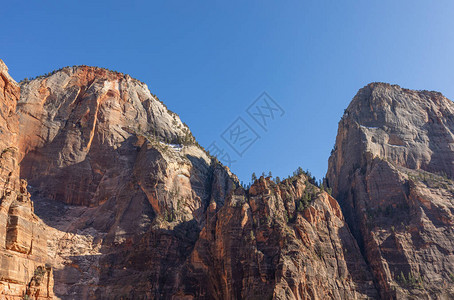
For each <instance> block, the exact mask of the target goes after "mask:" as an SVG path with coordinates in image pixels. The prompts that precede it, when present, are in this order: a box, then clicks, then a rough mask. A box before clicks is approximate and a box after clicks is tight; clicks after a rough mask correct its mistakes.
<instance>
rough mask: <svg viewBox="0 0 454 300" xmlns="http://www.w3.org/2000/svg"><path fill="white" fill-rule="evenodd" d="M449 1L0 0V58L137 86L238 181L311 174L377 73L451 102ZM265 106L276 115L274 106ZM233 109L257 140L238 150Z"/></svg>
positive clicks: (30, 70) (19, 75)
mask: <svg viewBox="0 0 454 300" xmlns="http://www.w3.org/2000/svg"><path fill="white" fill-rule="evenodd" d="M453 16H454V1H439V0H437V1H415V0H411V1H395V0H394V1H383V0H381V1H264V0H260V1H259V0H257V1H104V2H101V1H20V2H19V1H5V2H3V3H2V4H1V5H0V26H1V28H2V31H1V32H2V33H1V34H0V58H2V59H3V60H4V61H5V63H6V64H7V65H8V67H9V69H10V74H11V75H12V76H13V78H15V79H16V80H17V81H19V80H21V79H23V78H25V77H33V76H36V75H40V74H43V73H47V72H50V71H52V70H54V69H59V68H61V67H64V66H68V65H80V64H84V65H93V66H99V67H106V68H109V69H112V70H117V71H120V72H124V73H128V74H130V75H131V76H133V77H135V78H138V79H140V80H141V81H143V82H145V83H147V84H148V86H149V88H150V90H151V91H152V93H154V94H156V95H158V97H159V98H160V99H161V100H162V101H164V102H165V103H166V104H167V106H168V107H169V108H170V109H171V110H173V111H175V112H176V113H178V114H179V115H180V117H181V119H182V120H183V121H184V122H186V123H187V124H188V125H189V127H190V128H191V130H192V132H193V133H194V135H195V136H196V138H197V139H198V141H199V143H200V144H201V145H203V146H205V147H208V146H209V145H210V144H211V143H212V142H213V141H215V142H216V145H218V146H219V147H223V148H225V153H230V155H231V158H232V159H235V160H236V162H235V163H233V164H232V166H231V168H232V170H233V171H234V172H235V173H236V174H237V175H238V176H239V177H240V179H241V180H244V181H245V182H246V181H249V180H250V175H251V173H252V172H256V173H257V174H260V173H262V172H266V173H268V171H270V170H271V171H272V172H273V175H278V176H281V177H285V176H286V175H288V174H290V173H292V172H293V171H294V170H295V169H296V168H297V167H298V166H301V167H302V168H303V169H309V170H310V171H311V172H312V173H313V174H314V175H316V176H317V178H321V177H323V176H324V174H325V172H326V168H327V164H328V157H329V154H330V151H331V149H332V147H333V145H334V141H335V137H336V132H337V123H338V121H339V120H340V118H341V116H342V114H343V110H344V109H345V108H346V107H347V105H348V103H349V102H350V100H351V99H352V98H353V96H354V95H355V94H356V92H357V90H358V89H359V88H361V87H363V86H364V85H366V84H367V83H369V82H373V81H382V82H389V83H395V84H399V85H400V86H402V87H406V88H411V89H426V90H437V91H440V92H442V93H443V94H444V95H446V96H447V97H448V98H450V99H454V81H453V79H454V77H453V69H454V68H453V67H454V61H453V55H454V17H453ZM264 91H266V92H267V93H268V95H269V96H271V97H272V98H273V99H274V101H275V102H276V103H278V105H279V106H280V107H281V108H282V109H283V111H284V114H283V116H281V114H276V115H275V119H274V120H269V121H270V122H268V124H267V127H266V131H265V130H264V129H263V128H261V127H260V126H259V125H258V124H257V123H255V121H254V120H253V119H252V118H251V117H250V116H249V115H248V114H247V112H246V109H247V108H248V107H249V106H250V105H251V104H252V103H253V102H254V101H255V100H256V98H257V97H258V96H260V95H261V94H262V92H264ZM275 112H276V111H275ZM238 117H241V118H242V119H241V120H242V121H244V122H245V123H247V124H248V125H249V126H250V127H251V128H252V129H253V130H254V131H255V132H256V133H257V135H258V136H260V138H258V139H257V140H256V141H255V142H254V143H253V144H252V145H251V146H250V147H249V148H248V149H247V150H246V151H244V153H243V155H242V157H239V156H238V154H236V153H235V152H234V151H233V150H232V149H230V148H229V146H228V145H227V144H226V143H225V141H224V140H223V139H222V137H221V135H222V133H223V132H224V131H225V130H226V129H227V128H228V127H229V126H230V125H231V124H232V122H234V121H235V120H237V118H238Z"/></svg>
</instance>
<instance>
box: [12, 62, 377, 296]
mask: <svg viewBox="0 0 454 300" xmlns="http://www.w3.org/2000/svg"><path fill="white" fill-rule="evenodd" d="M21 89H22V94H21V100H20V101H19V103H18V108H17V114H18V117H19V124H20V130H21V135H20V136H19V153H20V155H21V159H22V160H21V176H22V177H23V178H26V179H28V180H29V183H30V185H31V187H30V191H31V192H32V199H33V200H34V203H35V207H36V212H37V214H38V215H39V216H40V217H41V218H42V219H43V220H44V221H45V223H46V225H47V226H48V227H47V229H46V231H47V233H48V236H49V238H48V252H49V255H50V256H51V257H52V261H53V270H54V278H55V288H54V291H55V294H56V296H57V297H59V298H62V299H73V298H74V297H79V298H81V299H161V298H163V299H192V298H197V299H238V298H244V299H254V298H255V299H258V298H262V297H265V298H275V299H301V298H306V299H327V298H328V299H361V298H368V297H372V298H375V297H376V296H377V291H376V289H375V286H374V284H373V277H372V274H371V273H370V271H369V269H368V267H367V265H366V264H365V261H364V259H363V257H362V256H361V254H360V252H359V248H358V246H357V244H356V241H355V240H354V238H353V236H352V235H351V233H350V231H349V229H348V226H347V225H346V223H345V222H344V219H343V215H342V212H341V211H340V208H339V206H338V204H337V202H336V201H335V200H334V199H333V198H332V197H330V196H329V195H328V194H326V193H325V192H322V191H320V190H318V188H316V187H315V186H313V185H311V184H309V183H308V181H307V178H306V177H305V176H304V175H299V176H297V177H293V178H291V179H288V180H286V181H283V182H282V183H280V184H275V183H274V182H272V181H270V180H269V179H264V178H261V179H260V180H259V181H257V182H256V183H255V184H254V185H253V186H252V187H251V189H250V190H249V191H247V190H244V189H243V188H242V187H240V186H239V184H238V180H237V178H236V177H235V176H234V175H233V174H231V173H230V171H229V170H228V169H227V168H225V167H223V166H222V165H220V164H219V163H218V162H217V161H216V159H214V158H212V157H209V156H208V155H207V154H206V153H205V151H204V150H203V149H202V148H201V147H200V146H198V145H197V143H196V142H195V139H194V138H193V137H192V134H191V132H190V131H189V129H188V128H187V126H185V125H184V124H183V123H182V122H181V121H180V119H179V117H178V116H177V115H176V114H174V113H172V112H170V111H168V110H167V109H166V108H165V106H164V105H163V104H162V103H160V101H159V100H158V99H157V98H156V97H155V96H154V95H152V94H151V93H150V92H149V90H148V88H147V86H146V85H145V84H143V83H141V82H139V81H137V80H135V79H133V78H131V77H129V76H128V75H123V74H120V73H116V72H111V71H107V70H104V69H100V68H94V67H86V66H81V67H71V68H69V67H68V68H63V69H62V70H59V71H56V72H53V73H52V74H50V75H49V76H44V77H40V78H37V79H35V80H32V81H27V82H23V83H22V84H21ZM298 208H299V209H298Z"/></svg>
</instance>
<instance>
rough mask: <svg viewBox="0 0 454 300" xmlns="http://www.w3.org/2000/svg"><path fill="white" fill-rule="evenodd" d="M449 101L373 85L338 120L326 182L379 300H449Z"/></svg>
mask: <svg viewBox="0 0 454 300" xmlns="http://www.w3.org/2000/svg"><path fill="white" fill-rule="evenodd" d="M453 176H454V104H453V103H452V102H451V101H449V100H448V99H446V98H445V97H443V96H442V95H441V94H440V93H436V92H427V91H411V90H406V89H402V88H400V87H398V86H392V85H388V84H381V83H374V84H370V85H368V86H366V87H364V88H363V89H361V90H360V91H359V92H358V94H357V95H356V96H355V98H354V99H353V101H352V103H351V104H350V105H349V107H348V108H347V109H346V111H345V114H344V116H343V117H342V119H341V121H340V122H339V130H338V135H337V139H336V144H335V148H334V151H333V154H332V155H331V157H330V159H329V167H328V174H327V178H328V181H329V184H330V186H331V187H332V188H333V194H334V196H335V197H336V198H337V199H338V200H339V203H340V204H341V207H342V209H343V212H344V214H345V216H346V219H347V222H348V224H349V225H350V228H351V230H352V232H353V233H354V235H355V237H356V238H357V240H358V242H359V245H360V247H361V249H362V251H363V253H364V254H365V256H366V258H367V261H368V263H369V265H370V266H371V268H372V270H373V273H374V276H375V278H376V280H377V282H378V285H379V288H380V293H381V296H382V298H384V299H389V298H398V299H401V298H406V297H409V298H412V297H416V298H423V299H432V298H433V299H439V298H446V299H447V298H452V297H454V289H453V286H454V284H453V282H454V281H453V280H454V276H453V274H454V272H453V271H454V256H453V251H454V244H453V241H454V232H453V230H452V224H453V221H454V215H453V212H454V194H453V193H454V185H453V181H452V179H453Z"/></svg>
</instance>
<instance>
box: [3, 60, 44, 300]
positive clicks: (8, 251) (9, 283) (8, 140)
mask: <svg viewBox="0 0 454 300" xmlns="http://www.w3.org/2000/svg"><path fill="white" fill-rule="evenodd" d="M19 97H20V88H19V85H18V84H17V83H16V82H15V81H14V80H13V79H12V78H11V77H10V76H9V75H8V69H7V67H6V65H5V64H4V63H3V61H1V60H0V109H1V111H0V151H1V154H0V167H1V168H0V183H1V184H0V295H1V297H2V299H22V298H24V297H25V296H28V297H33V299H50V298H52V297H53V276H52V267H51V264H50V263H49V260H48V255H47V244H46V242H47V237H46V235H45V225H44V224H43V223H42V221H41V220H39V218H38V217H37V216H36V215H35V214H34V213H33V203H32V202H31V200H30V194H29V193H28V191H27V182H26V181H25V180H21V181H20V180H19V163H18V162H19V148H18V143H17V139H18V132H19V123H18V118H17V115H16V112H15V110H16V103H17V102H18V101H19Z"/></svg>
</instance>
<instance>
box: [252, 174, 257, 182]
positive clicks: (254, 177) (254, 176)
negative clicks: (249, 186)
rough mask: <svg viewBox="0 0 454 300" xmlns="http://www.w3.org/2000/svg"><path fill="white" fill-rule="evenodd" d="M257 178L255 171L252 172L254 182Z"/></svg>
mask: <svg viewBox="0 0 454 300" xmlns="http://www.w3.org/2000/svg"><path fill="white" fill-rule="evenodd" d="M256 180H257V175H255V172H253V173H252V183H254V182H255V181H256Z"/></svg>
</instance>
